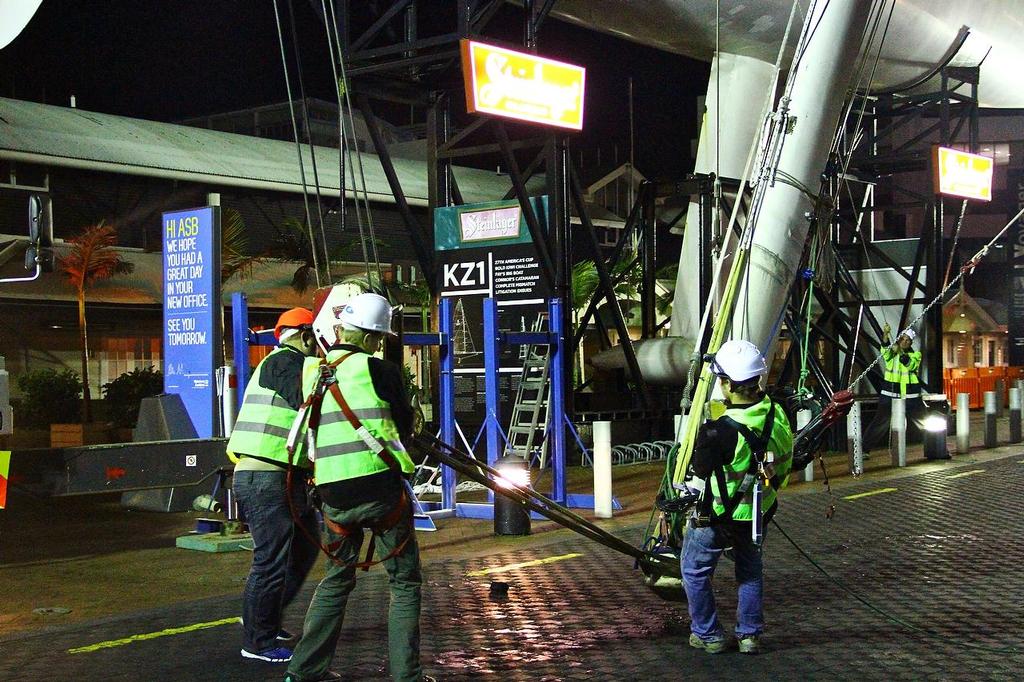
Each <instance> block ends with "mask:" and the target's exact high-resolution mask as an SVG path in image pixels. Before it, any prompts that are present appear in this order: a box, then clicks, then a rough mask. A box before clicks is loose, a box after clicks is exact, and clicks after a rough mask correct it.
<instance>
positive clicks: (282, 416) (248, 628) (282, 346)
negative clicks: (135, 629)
mask: <svg viewBox="0 0 1024 682" xmlns="http://www.w3.org/2000/svg"><path fill="white" fill-rule="evenodd" d="M312 325H313V312H312V311H310V310H307V309H306V308H292V309H291V310H286V311H285V312H283V313H282V314H281V316H280V317H279V318H278V320H277V325H276V326H275V327H274V336H275V338H276V339H277V342H278V344H279V345H278V346H277V348H275V349H274V350H273V351H272V352H271V353H270V355H268V356H267V357H266V358H264V359H263V361H262V362H260V364H259V365H258V366H257V367H256V370H255V371H254V372H253V375H252V378H251V379H249V383H248V385H246V387H245V397H244V398H243V399H242V407H241V409H239V411H238V418H237V419H236V420H235V425H234V428H233V429H232V431H231V438H230V440H228V446H227V449H228V455H229V456H230V457H231V458H232V459H233V460H234V461H235V471H234V475H233V479H232V488H233V489H234V493H235V499H236V500H238V507H239V509H240V510H241V512H242V516H243V517H244V519H245V522H246V523H247V524H248V526H249V532H250V533H251V534H252V541H253V553H252V568H251V569H250V570H249V577H248V578H247V579H246V582H245V593H244V596H243V599H242V630H243V635H242V656H243V657H245V658H251V659H255V660H258V661H266V662H268V663H284V662H287V661H288V659H290V658H291V655H292V651H291V649H290V648H289V647H290V646H291V645H293V644H294V643H295V639H296V637H294V636H293V635H292V634H291V633H289V632H288V631H286V630H284V629H282V628H281V613H282V611H283V610H284V608H285V607H286V606H288V604H289V603H291V601H292V599H294V598H295V595H296V593H298V591H299V588H301V587H302V583H303V582H304V581H305V579H306V576H307V575H308V574H309V571H310V569H311V568H312V567H313V564H314V563H315V562H316V556H317V548H316V545H314V544H313V543H312V542H310V541H309V539H308V538H309V537H316V534H317V530H318V529H317V521H316V510H315V509H314V508H313V507H312V505H310V503H309V484H308V483H307V479H308V478H309V476H310V463H309V460H307V459H306V453H305V452H304V451H302V450H301V448H300V451H299V452H296V453H295V455H294V456H292V455H289V454H288V450H287V437H288V430H289V429H290V428H291V426H292V422H293V421H294V420H295V416H296V414H297V412H298V409H299V407H300V406H301V405H302V401H303V395H302V367H303V362H304V361H305V360H306V358H307V357H308V356H310V355H313V354H314V353H315V352H316V342H315V341H314V339H313V327H312ZM289 469H290V470H291V477H290V479H291V485H290V487H289V486H288V480H289V476H288V473H289Z"/></svg>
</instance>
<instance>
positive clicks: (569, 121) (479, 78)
mask: <svg viewBox="0 0 1024 682" xmlns="http://www.w3.org/2000/svg"><path fill="white" fill-rule="evenodd" d="M461 46H462V75H463V78H464V80H465V83H466V109H467V110H468V111H469V112H471V113H472V112H478V113H483V114H493V115H495V116H505V117H507V118H514V119H517V120H520V121H529V122H530V123H541V124H544V125H551V126H558V127H560V128H571V129H572V130H582V129H583V90H584V85H585V81H586V73H587V70H586V69H585V68H584V67H582V66H576V65H574V64H566V63H565V62H559V61H555V60H554V59H547V58H546V57H538V56H537V55H533V54H527V53H524V52H516V51H515V50H509V49H507V48H504V47H497V46H495V45H487V44H485V43H478V42H476V41H475V40H468V39H463V40H462V41H461Z"/></svg>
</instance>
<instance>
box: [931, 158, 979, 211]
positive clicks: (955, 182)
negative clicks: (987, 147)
mask: <svg viewBox="0 0 1024 682" xmlns="http://www.w3.org/2000/svg"><path fill="white" fill-rule="evenodd" d="M934 162H935V193H936V194H944V195H947V196H954V197H963V198H964V199H978V200H980V201H992V168H993V166H994V162H993V160H992V159H990V158H989V157H987V156H981V155H980V154H970V153H968V152H962V151H960V150H958V149H950V148H949V147H935V156H934Z"/></svg>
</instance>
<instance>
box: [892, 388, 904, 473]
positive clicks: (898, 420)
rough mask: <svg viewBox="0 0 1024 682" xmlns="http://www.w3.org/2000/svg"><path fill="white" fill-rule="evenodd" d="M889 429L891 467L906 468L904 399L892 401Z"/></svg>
mask: <svg viewBox="0 0 1024 682" xmlns="http://www.w3.org/2000/svg"><path fill="white" fill-rule="evenodd" d="M889 428H890V429H891V431H892V436H891V444H890V446H889V447H890V448H892V449H890V451H889V452H890V454H891V455H892V463H893V466H898V467H905V466H907V400H906V398H893V399H892V413H891V416H890V421H889Z"/></svg>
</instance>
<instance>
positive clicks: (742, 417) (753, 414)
mask: <svg viewBox="0 0 1024 682" xmlns="http://www.w3.org/2000/svg"><path fill="white" fill-rule="evenodd" d="M771 404H772V403H771V401H770V400H769V398H768V397H767V396H765V398H764V399H763V400H762V401H761V402H759V403H756V404H754V405H751V406H749V407H746V408H729V409H728V410H726V411H725V416H727V417H730V418H731V419H734V420H736V421H737V422H739V423H740V424H743V425H744V426H746V427H747V428H748V429H750V430H751V431H753V432H754V433H756V434H760V433H761V430H762V429H764V424H765V419H766V417H767V416H768V409H769V407H770V406H771ZM726 428H728V427H726ZM768 452H771V453H774V455H775V462H774V467H775V475H776V476H777V477H778V480H779V481H781V483H780V484H779V487H780V488H782V487H784V486H785V485H786V482H787V480H788V478H789V471H790V468H791V467H792V465H793V432H792V430H791V429H790V427H789V419H788V418H787V417H786V412H785V410H783V409H782V406H781V405H778V404H776V405H775V420H774V423H773V424H772V433H771V436H770V437H769V440H768ZM752 457H753V453H752V452H751V449H750V445H748V444H747V441H746V439H745V438H744V437H743V435H742V434H740V433H737V434H736V450H735V452H734V453H733V458H732V462H730V463H728V464H726V465H725V466H724V467H723V470H724V473H725V479H726V482H725V485H726V495H725V497H726V499H731V498H732V497H733V496H734V495H735V494H736V491H737V490H739V487H740V482H741V481H742V480H743V478H744V477H745V476H746V474H747V471H748V470H749V469H750V463H751V459H752ZM708 482H709V483H710V484H711V491H712V494H713V498H712V502H713V506H714V511H715V514H717V515H722V514H725V504H724V501H723V496H722V494H721V491H720V490H719V488H718V481H717V480H716V477H715V476H710V477H709V478H708ZM777 493H778V491H777V490H775V489H774V488H772V486H771V485H768V486H766V487H765V490H764V493H763V496H762V503H761V505H762V506H761V508H762V509H763V510H764V511H767V510H768V509H771V507H772V505H773V504H774V503H775V498H776V496H777ZM753 497H754V494H753V488H752V487H751V489H750V490H748V491H747V492H746V494H744V495H743V498H742V499H741V500H740V502H739V504H737V505H736V509H734V510H733V513H732V518H733V519H735V520H737V521H750V520H751V519H752V518H753Z"/></svg>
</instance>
